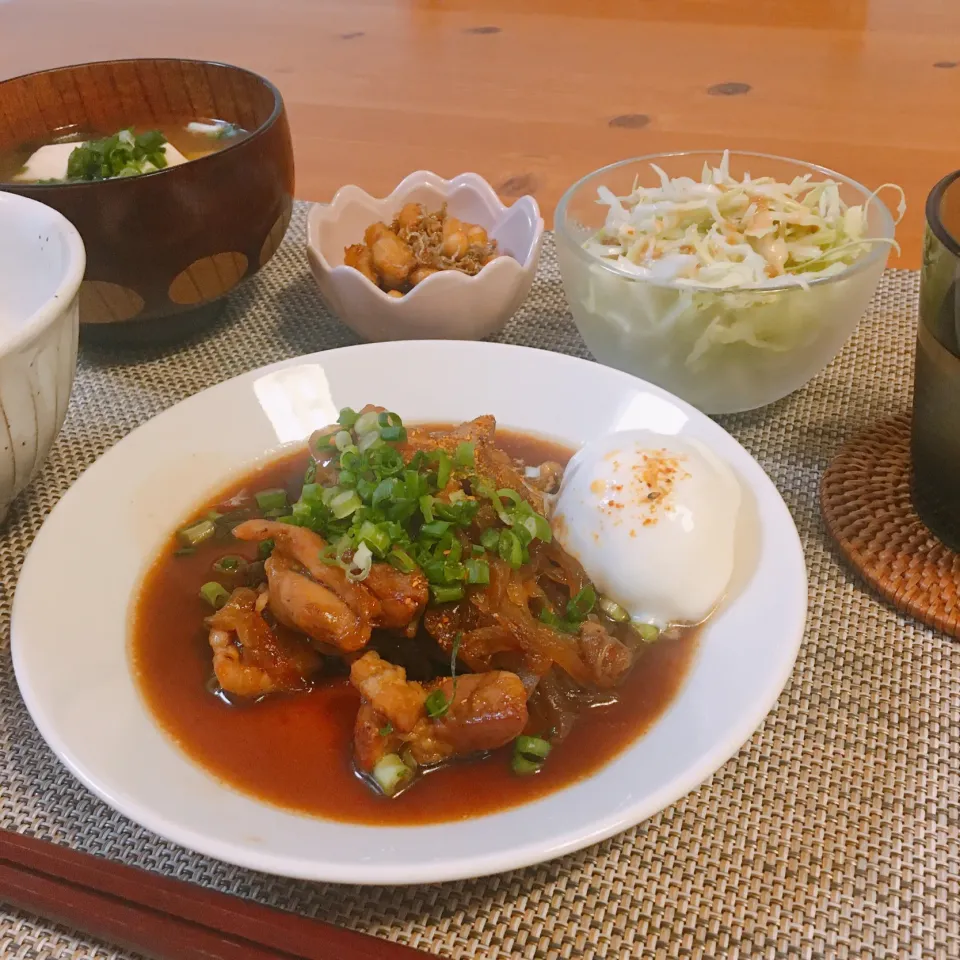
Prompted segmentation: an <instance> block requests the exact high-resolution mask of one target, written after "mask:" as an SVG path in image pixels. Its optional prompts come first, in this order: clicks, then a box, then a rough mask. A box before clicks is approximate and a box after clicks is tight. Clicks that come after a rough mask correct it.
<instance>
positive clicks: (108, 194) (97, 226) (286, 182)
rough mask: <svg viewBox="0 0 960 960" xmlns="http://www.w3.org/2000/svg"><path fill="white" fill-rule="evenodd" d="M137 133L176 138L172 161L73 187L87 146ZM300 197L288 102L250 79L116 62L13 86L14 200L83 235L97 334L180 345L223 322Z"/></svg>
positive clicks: (7, 87) (7, 158)
mask: <svg viewBox="0 0 960 960" xmlns="http://www.w3.org/2000/svg"><path fill="white" fill-rule="evenodd" d="M131 128H132V130H133V134H134V136H136V135H140V134H143V133H148V134H149V135H150V136H153V137H154V138H156V133H154V131H156V132H157V133H160V134H162V135H163V137H164V139H165V140H166V141H167V143H166V145H165V146H163V147H162V148H161V151H166V152H165V153H164V157H165V159H160V160H157V159H156V153H155V152H154V153H152V154H150V158H148V159H147V160H140V161H135V162H137V163H140V166H139V167H135V168H134V167H127V168H123V170H122V175H120V176H115V175H114V173H115V170H116V168H115V167H114V168H113V169H111V168H109V167H108V166H106V165H105V166H102V167H101V166H99V165H98V164H99V160H98V161H97V164H93V165H90V164H88V166H87V170H86V172H87V175H89V171H90V170H96V171H97V172H96V174H94V175H95V176H102V177H103V178H102V179H93V180H79V179H65V177H67V176H68V174H67V170H68V162H69V164H70V176H75V175H76V172H77V171H76V170H75V169H74V163H75V161H77V160H78V157H77V155H76V153H75V148H76V147H77V146H79V145H88V144H102V143H104V142H105V141H106V139H107V138H110V137H112V136H114V135H115V134H117V133H119V132H120V131H123V130H129V129H131ZM67 144H70V146H67ZM42 148H44V149H42ZM131 149H132V147H131ZM138 149H139V141H138ZM145 149H148V148H145ZM143 152H144V151H143V150H141V151H140V153H138V154H137V156H139V155H140V154H142V153H143ZM121 155H122V154H119V153H118V152H117V151H113V152H111V153H109V154H107V155H106V156H107V160H105V161H104V163H105V164H107V163H118V161H116V159H115V158H116V157H118V156H121ZM68 157H69V161H68ZM151 159H152V160H153V161H156V162H155V163H151V162H150V160H151ZM159 167H162V169H161V168H159ZM131 174H133V175H131ZM293 188H294V167H293V150H292V145H291V141H290V129H289V125H288V122H287V115H286V111H285V109H284V105H283V100H282V98H281V96H280V93H279V91H278V90H277V89H276V87H274V86H273V84H271V83H270V82H269V81H267V80H265V79H264V78H262V77H259V76H257V75H256V74H254V73H251V72H250V71H248V70H244V69H241V68H239V67H233V66H228V65H225V64H220V63H207V62H202V61H194V60H166V59H159V60H148V59H142V60H139V59H138V60H113V61H107V62H102V63H89V64H81V65H78V66H71V67H62V68H58V69H54V70H46V71H43V72H40V73H33V74H28V75H26V76H22V77H16V78H14V79H11V80H6V81H4V82H2V83H0V190H5V191H9V192H12V193H17V194H21V195H23V196H27V197H32V198H34V199H36V200H39V201H41V202H42V203H46V204H48V205H49V206H51V207H53V208H54V209H56V210H58V211H59V212H60V213H62V214H63V215H64V216H66V217H67V219H68V220H70V221H71V222H72V223H73V224H74V225H75V226H76V227H77V229H78V230H79V232H80V235H81V236H82V238H83V241H84V244H85V246H86V249H87V270H86V275H85V278H84V282H83V285H82V286H81V289H80V322H81V324H82V325H83V327H84V330H85V332H86V333H87V334H88V335H90V334H97V335H102V336H109V337H110V338H121V339H143V338H154V337H158V336H159V337H164V336H175V335H179V334H181V333H185V332H188V331H189V330H191V329H192V328H194V327H195V326H197V324H198V323H201V322H203V321H205V320H207V319H209V318H210V317H212V316H215V315H216V314H217V312H218V311H219V308H220V307H221V306H222V305H223V302H224V300H223V298H224V297H225V295H226V294H228V293H229V292H230V291H231V290H233V289H234V288H235V287H236V286H237V285H238V284H239V283H241V281H243V280H244V279H246V278H247V277H250V276H252V275H253V274H254V273H256V272H257V270H259V269H260V268H261V267H262V266H263V265H264V264H265V263H266V262H267V261H268V260H269V259H270V257H271V256H273V254H274V252H275V251H276V249H277V247H278V246H279V244H280V241H281V240H282V238H283V235H284V233H285V232H286V229H287V225H288V224H289V221H290V214H291V210H292V204H293Z"/></svg>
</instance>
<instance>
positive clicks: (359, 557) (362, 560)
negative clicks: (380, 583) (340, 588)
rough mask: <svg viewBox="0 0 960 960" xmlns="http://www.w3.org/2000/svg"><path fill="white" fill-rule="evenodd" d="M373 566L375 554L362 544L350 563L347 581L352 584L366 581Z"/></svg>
mask: <svg viewBox="0 0 960 960" xmlns="http://www.w3.org/2000/svg"><path fill="white" fill-rule="evenodd" d="M372 566H373V554H372V553H371V552H370V548H369V547H368V546H367V545H366V544H365V543H361V544H360V546H359V547H357V549H356V550H355V551H354V554H353V559H352V560H351V561H350V565H349V566H348V567H347V570H346V573H347V579H348V580H350V581H351V582H352V583H358V582H359V581H361V580H366V579H367V576H368V575H369V573H370V568H371V567H372Z"/></svg>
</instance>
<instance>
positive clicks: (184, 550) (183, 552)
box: [173, 547, 197, 557]
mask: <svg viewBox="0 0 960 960" xmlns="http://www.w3.org/2000/svg"><path fill="white" fill-rule="evenodd" d="M196 552H197V548H196V547H177V549H176V550H174V551H173V555H174V556H175V557H192V556H193V555H194V554H195V553H196Z"/></svg>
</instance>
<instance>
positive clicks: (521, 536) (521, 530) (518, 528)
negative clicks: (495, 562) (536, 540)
mask: <svg viewBox="0 0 960 960" xmlns="http://www.w3.org/2000/svg"><path fill="white" fill-rule="evenodd" d="M512 533H513V534H514V535H515V536H516V538H517V539H518V540H519V541H520V545H521V546H522V547H525V546H527V544H528V543H530V541H531V540H533V534H532V533H531V532H530V531H529V530H528V529H527V528H526V527H525V526H524V525H523V524H522V523H518V524H515V525H514V527H513V528H512Z"/></svg>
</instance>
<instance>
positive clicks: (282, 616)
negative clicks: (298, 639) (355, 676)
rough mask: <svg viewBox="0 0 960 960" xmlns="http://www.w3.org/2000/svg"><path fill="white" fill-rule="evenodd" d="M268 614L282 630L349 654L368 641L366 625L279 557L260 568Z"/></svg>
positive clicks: (335, 597) (297, 569) (367, 622)
mask: <svg viewBox="0 0 960 960" xmlns="http://www.w3.org/2000/svg"><path fill="white" fill-rule="evenodd" d="M264 566H265V569H266V571H267V583H268V585H269V596H270V612H271V613H272V614H273V615H274V616H275V617H276V618H277V620H279V621H280V623H282V624H284V625H285V626H288V627H290V628H291V629H293V630H299V631H300V632H301V633H305V634H306V635H307V636H308V637H311V638H312V639H313V640H316V641H318V642H319V643H323V644H329V645H330V646H333V647H336V648H338V649H340V650H343V651H344V652H345V653H352V652H353V651H355V650H359V649H360V648H361V647H365V646H366V645H367V642H368V641H369V639H370V631H371V626H370V621H369V620H366V619H364V618H363V617H361V616H359V615H358V614H357V613H356V612H355V611H353V610H352V609H351V608H350V607H348V606H347V604H346V603H344V602H343V600H341V599H340V598H339V597H338V596H337V595H336V594H335V593H334V592H333V591H332V590H328V589H327V588H326V587H324V586H321V585H320V584H319V583H317V582H316V581H315V580H312V579H311V578H310V577H308V576H307V575H306V574H305V573H302V572H300V570H301V568H298V566H297V565H296V564H294V563H293V562H291V561H290V560H287V559H286V558H285V557H284V556H283V554H282V553H281V554H279V555H277V556H271V557H270V558H269V559H268V560H267V562H266V564H265V565H264Z"/></svg>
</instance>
